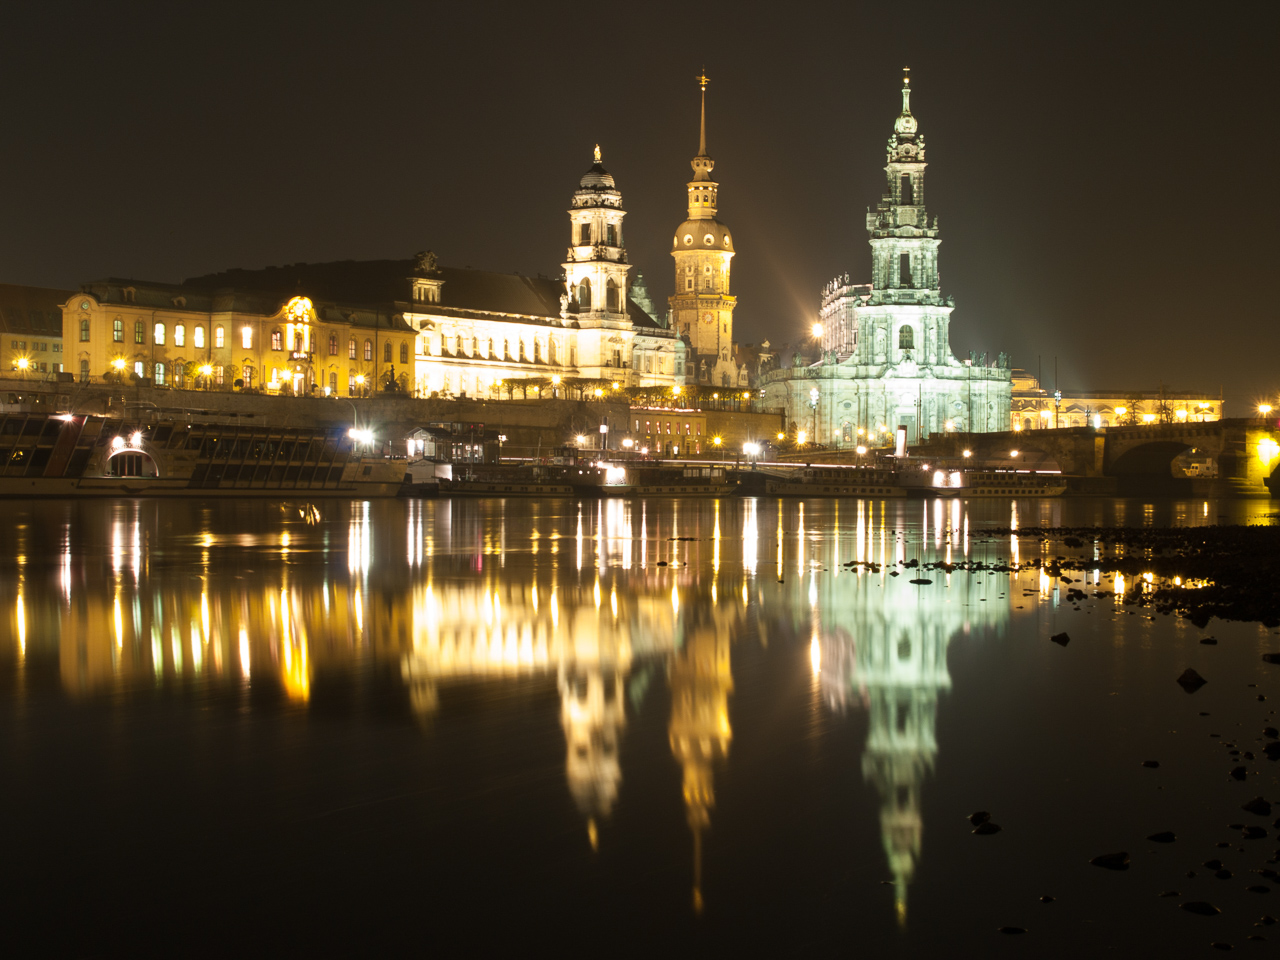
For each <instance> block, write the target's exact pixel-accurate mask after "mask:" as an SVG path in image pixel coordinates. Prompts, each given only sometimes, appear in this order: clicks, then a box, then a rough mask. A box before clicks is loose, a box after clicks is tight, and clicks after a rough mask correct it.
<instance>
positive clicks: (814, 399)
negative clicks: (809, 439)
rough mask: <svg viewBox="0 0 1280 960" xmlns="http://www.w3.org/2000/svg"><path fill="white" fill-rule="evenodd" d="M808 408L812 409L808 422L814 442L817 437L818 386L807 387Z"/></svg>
mask: <svg viewBox="0 0 1280 960" xmlns="http://www.w3.org/2000/svg"><path fill="white" fill-rule="evenodd" d="M809 409H810V410H811V411H812V415H811V417H810V423H809V426H810V427H811V428H812V429H811V430H810V433H811V434H812V435H813V437H814V442H817V437H818V388H817V387H810V388H809Z"/></svg>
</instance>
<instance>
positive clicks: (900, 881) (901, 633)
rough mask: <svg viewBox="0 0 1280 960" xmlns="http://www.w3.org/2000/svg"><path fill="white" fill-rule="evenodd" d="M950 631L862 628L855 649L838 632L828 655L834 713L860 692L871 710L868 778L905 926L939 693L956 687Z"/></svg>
mask: <svg viewBox="0 0 1280 960" xmlns="http://www.w3.org/2000/svg"><path fill="white" fill-rule="evenodd" d="M951 626H952V625H951V624H950V623H948V622H946V621H944V620H942V619H937V620H934V621H933V622H930V619H929V618H928V617H917V618H908V617H903V618H900V619H899V618H889V619H887V620H878V621H874V622H872V623H865V622H864V623H863V624H862V625H861V629H859V630H858V634H859V639H858V641H857V642H856V644H855V641H854V639H853V637H852V636H850V635H849V634H847V633H845V632H844V631H839V632H836V633H834V634H832V635H830V636H829V637H828V638H827V642H826V644H825V645H824V649H823V653H822V683H823V687H824V692H825V693H826V698H827V701H828V702H829V703H830V704H831V705H832V707H833V709H836V710H842V709H843V708H844V706H845V705H846V703H847V698H848V692H849V691H851V690H855V689H860V690H861V692H862V696H863V698H864V702H865V703H866V706H867V709H868V713H869V717H868V729H867V743H866V748H865V750H864V752H863V755H862V773H863V776H865V777H866V778H867V780H869V781H870V782H871V783H872V784H873V785H874V786H875V788H876V792H877V793H879V795H880V835H881V840H882V842H883V843H884V851H885V856H886V858H887V859H888V863H889V869H890V871H891V872H892V873H893V885H894V901H895V906H896V909H897V914H898V921H899V922H900V923H905V922H906V919H907V885H908V884H909V883H910V882H911V879H912V876H913V875H914V874H915V867H916V861H917V860H918V859H919V857H920V842H921V836H922V833H923V822H922V820H921V817H920V788H921V786H922V785H923V783H924V778H925V776H926V775H927V774H928V773H929V771H930V770H932V769H933V761H934V758H935V757H936V756H937V753H938V743H937V739H936V737H935V729H936V726H937V704H938V692H939V691H940V690H945V689H947V688H949V687H950V686H951V678H950V676H949V675H948V673H947V641H948V639H949V637H950V635H951Z"/></svg>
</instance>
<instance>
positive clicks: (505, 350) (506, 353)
mask: <svg viewBox="0 0 1280 960" xmlns="http://www.w3.org/2000/svg"><path fill="white" fill-rule="evenodd" d="M510 357H511V344H510V342H509V341H507V340H503V341H502V356H501V357H500V358H499V359H502V360H507V359H509V358H510Z"/></svg>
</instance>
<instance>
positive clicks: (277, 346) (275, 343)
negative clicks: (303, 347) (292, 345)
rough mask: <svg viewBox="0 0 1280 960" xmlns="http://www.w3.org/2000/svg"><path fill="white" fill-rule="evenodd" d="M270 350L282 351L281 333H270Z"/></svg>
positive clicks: (282, 335) (273, 331)
mask: <svg viewBox="0 0 1280 960" xmlns="http://www.w3.org/2000/svg"><path fill="white" fill-rule="evenodd" d="M271 349H272V350H283V349H284V334H283V333H281V332H280V331H279V330H272V331H271Z"/></svg>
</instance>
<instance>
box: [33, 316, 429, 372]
mask: <svg viewBox="0 0 1280 960" xmlns="http://www.w3.org/2000/svg"><path fill="white" fill-rule="evenodd" d="M89 330H90V325H89V321H88V320H81V321H80V341H81V342H82V343H88V342H89ZM166 336H167V333H166V329H165V325H164V324H163V323H157V324H156V325H155V328H154V330H153V331H152V339H153V342H154V343H155V344H156V345H157V346H164V345H165V339H166ZM111 339H112V341H113V342H115V343H123V342H124V321H123V320H119V319H117V320H114V321H112V325H111ZM133 342H134V343H146V327H145V325H144V324H143V322H142V321H141V320H138V321H136V322H135V323H134V325H133ZM18 343H19V341H17V340H15V341H14V348H15V349H17V344H18ZM173 345H174V346H175V347H185V346H186V345H187V328H186V325H185V324H181V323H178V324H174V327H173ZM204 345H205V338H204V327H203V326H200V325H199V324H197V325H196V326H195V328H194V329H193V330H192V346H194V347H196V348H203V347H204ZM213 345H214V347H215V348H221V347H224V346H226V331H225V329H224V328H223V327H222V325H221V324H219V325H218V326H216V327H214V328H213ZM240 346H241V347H242V348H244V349H245V350H252V349H253V328H252V327H249V326H245V327H242V328H241V330H240ZM304 346H305V340H304V337H303V335H302V334H301V333H297V334H295V335H294V343H293V349H294V350H295V351H296V352H298V353H301V352H303V350H304ZM54 348H55V352H56V351H57V350H58V349H61V347H60V345H58V344H55V345H54ZM284 348H285V345H284V333H283V332H281V331H280V330H273V331H272V333H271V349H272V350H283V349H284ZM24 349H25V344H24ZM358 349H359V344H358V342H357V341H356V339H355V338H354V337H352V338H351V339H350V340H349V341H347V356H348V357H350V358H351V359H352V360H355V359H356V354H357V351H358ZM382 353H383V361H384V362H386V363H391V362H392V360H393V350H392V344H391V343H390V342H387V343H384V344H383V351H382ZM337 355H338V335H337V334H336V333H332V334H330V335H329V356H331V357H336V356H337ZM364 359H365V360H373V341H372V340H365V342H364ZM400 362H401V363H408V362H409V344H408V343H405V342H401V344H400Z"/></svg>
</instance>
